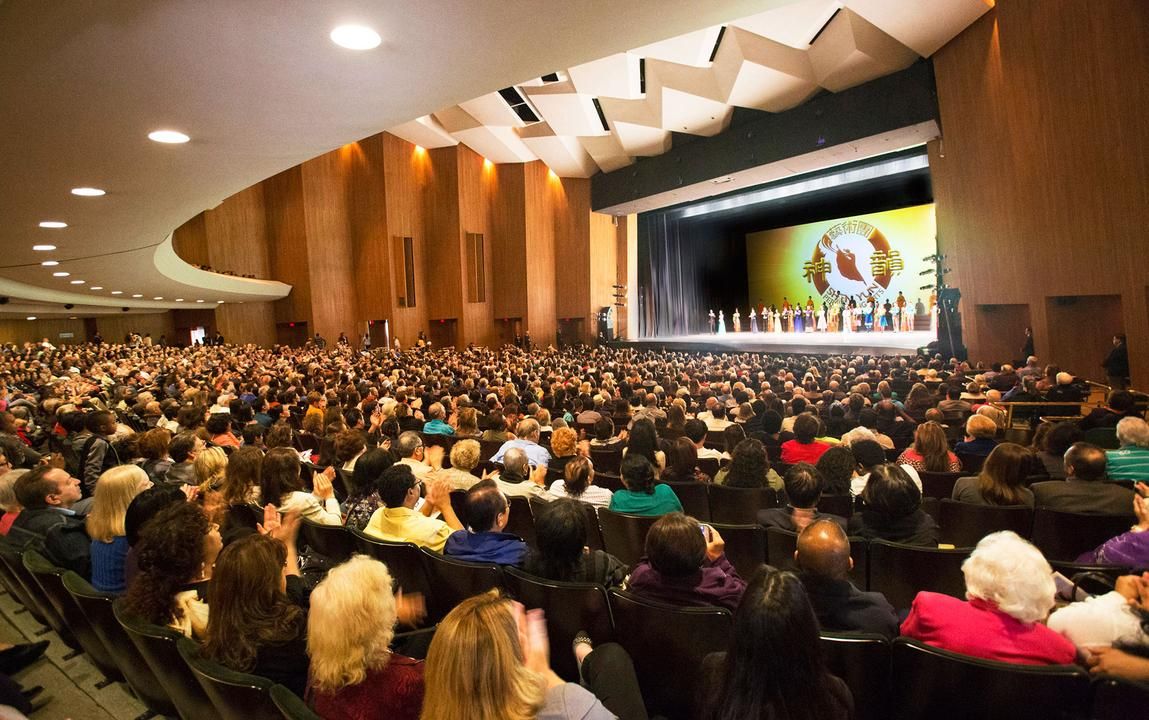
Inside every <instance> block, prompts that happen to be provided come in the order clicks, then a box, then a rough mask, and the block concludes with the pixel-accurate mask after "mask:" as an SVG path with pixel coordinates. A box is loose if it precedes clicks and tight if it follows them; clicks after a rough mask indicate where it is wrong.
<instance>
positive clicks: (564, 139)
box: [519, 123, 598, 178]
mask: <svg viewBox="0 0 1149 720" xmlns="http://www.w3.org/2000/svg"><path fill="white" fill-rule="evenodd" d="M519 137H520V138H521V139H522V141H523V144H524V145H526V146H527V147H528V148H530V150H531V152H533V153H534V154H535V155H537V156H538V158H539V159H540V160H542V161H543V162H544V163H546V166H547V167H549V168H550V169H551V170H552V171H554V173H555V174H556V175H558V176H560V177H576V178H588V177H590V176H591V175H594V174H595V173H596V172H598V165H596V164H595V162H594V160H593V159H592V158H591V156H590V153H588V152H587V151H586V148H584V147H583V146H582V145H581V144H580V143H579V141H578V138H576V137H570V136H566V135H556V134H555V133H554V131H553V130H551V127H550V126H549V125H547V124H546V123H535V124H534V125H531V126H529V127H527V128H524V129H522V130H520V131H519Z"/></svg>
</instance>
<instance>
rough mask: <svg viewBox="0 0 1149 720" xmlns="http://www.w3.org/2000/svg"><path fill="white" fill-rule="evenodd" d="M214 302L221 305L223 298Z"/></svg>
mask: <svg viewBox="0 0 1149 720" xmlns="http://www.w3.org/2000/svg"><path fill="white" fill-rule="evenodd" d="M215 304H216V305H223V300H216V301H215Z"/></svg>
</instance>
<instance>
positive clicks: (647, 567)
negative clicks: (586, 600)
mask: <svg viewBox="0 0 1149 720" xmlns="http://www.w3.org/2000/svg"><path fill="white" fill-rule="evenodd" d="M626 589H627V590H629V591H631V592H633V593H634V594H635V595H641V596H643V597H646V598H650V599H651V600H658V601H661V602H665V603H671V604H673V605H718V606H721V607H724V608H728V609H730V610H734V609H735V608H737V607H738V601H739V600H740V599H741V598H742V591H743V590H745V589H746V583H745V582H744V581H743V580H742V578H741V577H739V576H738V571H737V570H735V569H734V566H733V565H731V564H730V561H729V560H727V559H726V543H725V541H723V539H722V536H721V535H719V534H718V531H717V530H715V529H714V528H713V527H710V526H709V525H700V524H699V523H698V521H697V520H695V519H694V518H692V517H690V516H688V515H683V514H682V513H681V512H674V513H670V514H669V515H663V516H662V517H660V518H659V519H658V520H657V521H656V522H655V523H654V525H652V526H651V527H650V531H649V532H647V534H646V555H645V557H643V559H642V560H641V561H640V562H639V563H638V565H635V567H634V570H633V571H632V572H631V573H630V578H629V579H628V580H627V586H626Z"/></svg>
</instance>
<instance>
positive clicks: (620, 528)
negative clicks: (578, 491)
mask: <svg viewBox="0 0 1149 720" xmlns="http://www.w3.org/2000/svg"><path fill="white" fill-rule="evenodd" d="M657 519H658V518H657V517H649V516H646V515H627V514H625V513H616V512H614V511H613V510H609V509H607V508H599V510H598V524H599V527H601V528H602V541H603V545H605V546H606V551H607V552H608V553H610V554H611V555H614V556H615V557H616V558H618V559H619V560H621V561H622V562H624V563H626V564H627V565H629V566H630V567H634V566H635V565H636V564H638V561H639V558H641V557H642V556H643V555H644V554H645V553H646V532H647V531H648V530H650V526H651V525H653V524H654V521H655V520H657Z"/></svg>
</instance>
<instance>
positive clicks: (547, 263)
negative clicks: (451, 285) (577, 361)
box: [523, 161, 589, 345]
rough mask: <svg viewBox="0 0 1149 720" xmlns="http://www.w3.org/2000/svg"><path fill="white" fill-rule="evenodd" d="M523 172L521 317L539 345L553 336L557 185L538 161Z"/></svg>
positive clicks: (554, 177)
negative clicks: (524, 263) (523, 291)
mask: <svg viewBox="0 0 1149 720" xmlns="http://www.w3.org/2000/svg"><path fill="white" fill-rule="evenodd" d="M523 174H524V180H523V187H524V189H525V198H524V202H523V206H524V209H525V210H526V222H525V229H526V238H525V239H526V242H525V244H524V246H523V254H524V257H525V258H526V261H527V274H526V281H527V314H526V317H525V318H524V319H525V320H526V330H527V332H529V333H530V334H531V340H532V341H533V342H535V343H538V344H540V345H542V344H549V343H553V342H554V339H555V226H554V219H553V215H554V199H555V198H554V196H555V191H554V189H553V186H554V185H559V180H558V177H556V176H553V175H551V174H550V171H549V170H548V169H547V166H546V165H544V164H543V163H542V162H539V161H536V162H532V163H527V164H526V165H524V166H523ZM588 209H589V208H588Z"/></svg>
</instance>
